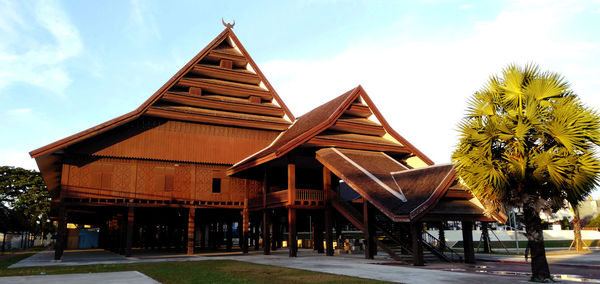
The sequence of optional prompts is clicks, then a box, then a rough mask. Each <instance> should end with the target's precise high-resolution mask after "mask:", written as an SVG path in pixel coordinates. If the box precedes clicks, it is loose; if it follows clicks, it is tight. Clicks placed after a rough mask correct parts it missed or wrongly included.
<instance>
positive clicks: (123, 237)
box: [118, 213, 128, 255]
mask: <svg viewBox="0 0 600 284" xmlns="http://www.w3.org/2000/svg"><path fill="white" fill-rule="evenodd" d="M127 215H128V214H123V213H121V214H119V221H118V223H119V234H118V235H119V241H118V242H119V250H118V251H119V254H120V255H125V247H126V246H127Z"/></svg>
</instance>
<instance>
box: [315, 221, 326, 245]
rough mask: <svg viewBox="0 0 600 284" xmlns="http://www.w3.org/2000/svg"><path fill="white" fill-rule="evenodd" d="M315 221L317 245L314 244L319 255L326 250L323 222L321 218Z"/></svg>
mask: <svg viewBox="0 0 600 284" xmlns="http://www.w3.org/2000/svg"><path fill="white" fill-rule="evenodd" d="M315 217H316V216H315ZM313 218H314V217H313ZM314 220H315V230H314V234H315V243H314V249H315V250H316V251H317V253H324V252H325V250H324V248H323V221H321V220H320V218H318V217H317V218H314Z"/></svg>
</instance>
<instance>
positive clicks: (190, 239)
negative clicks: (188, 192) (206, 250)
mask: <svg viewBox="0 0 600 284" xmlns="http://www.w3.org/2000/svg"><path fill="white" fill-rule="evenodd" d="M195 233H196V208H194V207H192V208H190V211H189V212H188V231H187V254H188V255H192V254H194V244H195Z"/></svg>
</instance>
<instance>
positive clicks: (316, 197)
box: [296, 189, 325, 201]
mask: <svg viewBox="0 0 600 284" xmlns="http://www.w3.org/2000/svg"><path fill="white" fill-rule="evenodd" d="M324 193H325V192H324V191H322V190H313V189H296V201H323V200H324V199H325V194H324Z"/></svg>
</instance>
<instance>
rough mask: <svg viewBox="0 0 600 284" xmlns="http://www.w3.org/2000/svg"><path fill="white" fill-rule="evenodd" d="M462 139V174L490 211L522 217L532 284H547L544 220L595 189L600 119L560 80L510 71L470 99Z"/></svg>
mask: <svg viewBox="0 0 600 284" xmlns="http://www.w3.org/2000/svg"><path fill="white" fill-rule="evenodd" d="M459 132H460V140H459V143H458V145H457V148H456V150H455V152H454V153H453V155H452V160H453V162H454V163H455V165H456V171H457V173H458V175H459V176H460V178H461V179H462V181H463V182H464V183H465V185H466V186H467V187H468V188H469V189H470V190H471V191H472V193H473V194H474V195H475V196H476V197H478V198H479V199H480V200H483V201H484V202H486V203H488V204H487V205H488V206H487V207H488V208H491V209H490V210H502V209H503V208H521V209H522V210H523V216H524V218H523V222H524V224H525V227H526V235H527V238H528V242H529V244H528V245H529V247H530V249H531V270H532V280H534V281H545V280H547V279H550V278H551V277H550V270H549V268H548V262H547V260H546V253H545V248H544V236H543V232H542V230H543V228H542V222H541V219H540V217H539V214H540V212H541V211H550V212H552V211H556V210H558V209H559V208H561V207H563V206H564V204H565V201H568V202H570V203H573V202H575V203H577V202H578V201H580V200H583V199H584V198H585V196H587V195H588V194H589V192H590V191H592V190H593V188H594V186H595V185H597V184H598V182H599V174H600V160H599V158H598V157H597V156H596V153H595V150H594V149H595V147H596V146H598V145H599V144H600V116H599V115H598V113H597V112H596V111H594V110H592V109H590V108H588V107H586V106H585V105H583V103H582V102H581V101H580V100H579V98H578V97H577V96H576V95H575V94H574V93H573V92H572V91H571V90H570V88H569V85H568V83H567V82H566V81H565V80H564V78H563V77H562V76H560V75H558V74H555V73H551V72H541V71H540V70H539V67H538V66H536V65H527V66H525V67H519V66H516V65H509V66H508V67H506V68H505V69H504V70H503V71H502V74H501V76H492V77H491V78H490V79H489V81H488V82H487V84H486V85H485V86H484V87H483V88H482V89H481V90H480V91H478V92H476V93H475V94H474V95H473V96H472V97H471V99H470V100H469V106H468V108H467V113H466V116H465V117H464V118H463V120H461V122H460V123H459Z"/></svg>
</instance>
